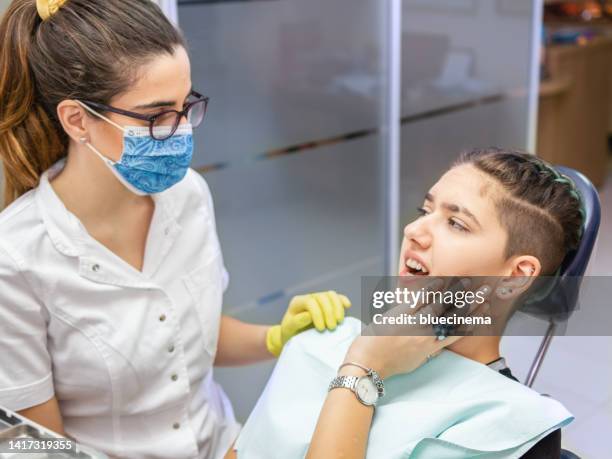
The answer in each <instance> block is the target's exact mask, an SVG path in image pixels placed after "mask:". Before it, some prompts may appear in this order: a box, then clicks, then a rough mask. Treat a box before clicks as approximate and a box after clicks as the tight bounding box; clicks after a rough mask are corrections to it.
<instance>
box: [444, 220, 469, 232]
mask: <svg viewBox="0 0 612 459" xmlns="http://www.w3.org/2000/svg"><path fill="white" fill-rule="evenodd" d="M448 224H449V225H450V226H451V228H453V229H455V230H458V231H465V232H466V233H469V231H470V230H469V229H467V228H466V227H465V226H463V225H462V224H461V223H459V222H458V221H457V220H454V219H452V218H449V219H448Z"/></svg>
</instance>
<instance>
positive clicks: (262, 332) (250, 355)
mask: <svg viewBox="0 0 612 459" xmlns="http://www.w3.org/2000/svg"><path fill="white" fill-rule="evenodd" d="M269 328H270V326H269V325H254V324H248V323H246V322H241V321H239V320H237V319H234V318H233V317H228V316H222V317H221V328H220V330H219V344H218V346H217V356H216V358H215V365H216V366H234V365H248V364H250V363H256V362H260V361H262V360H268V359H272V358H274V356H273V355H272V354H270V352H269V351H268V349H267V347H266V333H267V332H268V329H269Z"/></svg>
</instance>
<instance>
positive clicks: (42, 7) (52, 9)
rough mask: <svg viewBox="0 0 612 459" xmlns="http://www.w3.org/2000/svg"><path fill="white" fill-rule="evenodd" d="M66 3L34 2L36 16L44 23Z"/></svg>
mask: <svg viewBox="0 0 612 459" xmlns="http://www.w3.org/2000/svg"><path fill="white" fill-rule="evenodd" d="M67 1H68V0H36V9H37V10H38V15H39V16H40V17H41V18H42V20H43V21H45V20H47V19H49V18H50V17H51V16H53V15H54V14H55V13H57V12H58V11H59V9H60V8H61V7H62V5H64V3H66V2H67Z"/></svg>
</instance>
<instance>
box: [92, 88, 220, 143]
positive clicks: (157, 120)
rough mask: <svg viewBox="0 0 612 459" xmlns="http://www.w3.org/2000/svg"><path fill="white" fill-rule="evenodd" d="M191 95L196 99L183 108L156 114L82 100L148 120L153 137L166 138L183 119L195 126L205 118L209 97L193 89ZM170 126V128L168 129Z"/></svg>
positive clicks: (102, 108) (108, 109)
mask: <svg viewBox="0 0 612 459" xmlns="http://www.w3.org/2000/svg"><path fill="white" fill-rule="evenodd" d="M189 97H195V98H196V100H192V101H190V102H187V103H186V104H185V107H184V108H183V110H180V111H177V110H164V111H162V112H159V113H156V114H155V115H142V114H140V113H134V112H129V111H127V110H122V109H120V108H115V107H111V106H110V105H105V104H99V103H97V102H91V101H87V100H82V101H81V102H82V103H84V104H86V105H87V106H89V107H90V108H97V109H98V110H102V111H105V112H112V113H117V114H118V115H123V116H128V117H130V118H135V119H138V120H142V121H148V123H149V132H150V134H151V137H153V138H154V139H155V140H166V139H169V138H170V137H172V136H173V135H174V133H175V132H176V130H177V129H178V127H179V125H180V123H181V119H183V118H187V121H188V122H189V123H191V125H192V126H193V127H198V126H199V125H200V124H201V123H202V120H204V115H206V109H207V108H208V101H209V98H208V97H205V96H203V95H202V94H199V93H197V92H196V91H191V93H190V94H189ZM169 127H170V130H168V128H169Z"/></svg>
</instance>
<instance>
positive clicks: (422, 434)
mask: <svg viewBox="0 0 612 459" xmlns="http://www.w3.org/2000/svg"><path fill="white" fill-rule="evenodd" d="M360 327H361V323H360V322H359V321H358V320H356V319H354V318H350V317H348V318H346V319H345V321H344V323H343V324H342V325H341V326H340V327H338V329H337V330H336V331H334V332H324V333H319V332H317V331H316V330H309V331H307V332H305V333H302V334H300V335H297V336H296V337H294V338H292V339H291V340H290V341H289V343H287V345H286V346H285V349H284V350H283V353H282V355H281V356H280V358H279V361H278V363H277V365H276V367H275V369H274V372H273V374H272V376H271V378H270V380H269V381H268V384H267V386H266V388H265V390H264V392H263V394H262V395H261V397H260V399H259V401H258V402H257V405H256V407H255V409H254V410H253V412H252V413H251V416H250V417H249V419H248V421H247V422H246V424H245V426H244V428H243V430H242V433H241V434H240V436H239V438H238V440H237V443H236V448H237V450H238V458H239V459H294V458H295V459H298V458H303V457H304V456H305V454H306V452H307V450H308V445H309V443H310V439H311V438H312V434H313V432H314V428H315V425H316V422H317V419H318V417H319V413H320V411H321V407H322V406H323V403H324V401H325V397H326V395H327V387H328V385H329V382H330V381H331V379H332V378H333V377H334V376H335V375H336V373H337V368H338V366H339V365H340V363H341V362H342V361H343V360H344V355H345V354H346V351H347V349H348V347H349V346H350V344H351V342H352V341H353V339H354V338H355V337H356V336H357V335H358V334H359V333H360V330H361V328H360ZM385 386H386V392H387V394H386V395H385V397H384V398H382V399H380V401H379V404H378V406H377V408H376V412H375V415H374V421H373V424H372V428H371V431H370V436H369V440H368V450H367V457H368V458H372V459H386V458H389V459H391V458H393V459H396V458H397V459H399V458H402V459H407V458H410V459H459V458H473V457H478V458H487V459H493V458H495V459H501V458H504V459H506V458H518V457H520V456H521V455H523V454H524V453H525V452H527V451H528V450H529V449H530V448H531V447H532V446H533V445H534V444H535V443H537V441H539V440H540V439H541V438H543V437H544V436H545V435H547V434H548V433H550V432H552V431H553V430H556V429H557V428H560V427H562V426H564V425H566V424H568V423H569V422H571V420H572V419H573V417H572V415H571V414H570V413H569V412H568V411H567V410H566V409H565V408H564V407H563V405H561V404H560V403H559V402H557V401H555V400H553V399H551V398H548V397H544V396H542V395H540V394H538V393H537V392H535V391H533V390H531V389H529V388H527V387H525V386H523V385H522V384H520V383H517V382H516V381H513V380H511V379H509V378H507V377H505V376H503V375H501V374H499V373H498V372H496V371H494V370H492V369H490V368H489V367H487V366H486V365H482V364H480V363H478V362H474V361H472V360H469V359H466V358H464V357H461V356H459V355H457V354H455V353H453V352H451V351H443V352H442V353H441V354H440V355H439V356H438V357H436V358H434V359H432V360H431V361H430V362H428V363H427V364H425V365H423V366H422V367H421V368H419V369H417V370H416V371H414V372H412V373H410V374H405V375H400V376H396V377H393V378H389V379H388V380H387V381H386V382H385ZM336 390H340V389H336ZM347 434H348V433H347Z"/></svg>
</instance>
